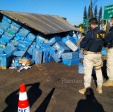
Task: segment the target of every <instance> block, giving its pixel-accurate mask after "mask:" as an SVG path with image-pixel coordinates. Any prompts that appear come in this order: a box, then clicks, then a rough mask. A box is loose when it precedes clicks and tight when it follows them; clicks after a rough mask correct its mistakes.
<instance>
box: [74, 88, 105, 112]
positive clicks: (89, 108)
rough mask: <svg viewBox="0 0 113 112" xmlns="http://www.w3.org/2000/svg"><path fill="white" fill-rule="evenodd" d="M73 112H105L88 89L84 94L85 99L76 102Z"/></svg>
mask: <svg viewBox="0 0 113 112" xmlns="http://www.w3.org/2000/svg"><path fill="white" fill-rule="evenodd" d="M75 112H105V111H104V109H103V106H102V105H101V104H100V103H99V102H98V101H97V99H96V98H95V96H94V92H93V90H92V89H91V88H88V90H87V92H86V99H82V100H80V101H79V102H78V104H77V107H76V109H75Z"/></svg>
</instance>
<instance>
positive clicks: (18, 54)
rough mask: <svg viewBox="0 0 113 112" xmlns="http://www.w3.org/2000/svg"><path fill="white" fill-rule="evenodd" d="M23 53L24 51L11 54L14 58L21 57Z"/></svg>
mask: <svg viewBox="0 0 113 112" xmlns="http://www.w3.org/2000/svg"><path fill="white" fill-rule="evenodd" d="M24 53H25V51H15V52H14V53H13V55H14V56H23V54H24Z"/></svg>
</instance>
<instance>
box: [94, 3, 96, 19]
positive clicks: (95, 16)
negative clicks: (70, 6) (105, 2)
mask: <svg viewBox="0 0 113 112" xmlns="http://www.w3.org/2000/svg"><path fill="white" fill-rule="evenodd" d="M94 17H95V18H97V5H96V6H95V9H94Z"/></svg>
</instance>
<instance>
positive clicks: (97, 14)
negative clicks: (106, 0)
mask: <svg viewBox="0 0 113 112" xmlns="http://www.w3.org/2000/svg"><path fill="white" fill-rule="evenodd" d="M90 9H91V8H90V5H89V7H88V10H87V8H86V6H85V7H84V14H83V20H84V19H88V18H90V17H91V15H92V17H94V18H97V20H98V21H99V23H100V22H101V19H102V7H100V9H99V10H98V8H97V5H96V6H95V8H94V10H92V12H90ZM91 13H92V14H91ZM90 14H91V15H90Z"/></svg>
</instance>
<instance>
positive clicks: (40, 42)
mask: <svg viewBox="0 0 113 112" xmlns="http://www.w3.org/2000/svg"><path fill="white" fill-rule="evenodd" d="M44 40H45V39H44V37H43V36H42V35H41V34H38V35H37V38H36V43H37V44H38V45H39V46H41V44H43V43H44Z"/></svg>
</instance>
